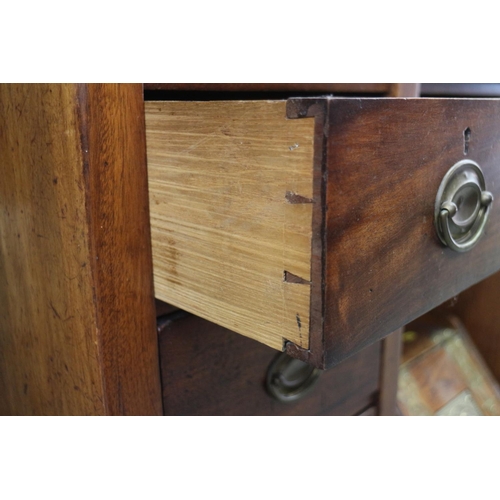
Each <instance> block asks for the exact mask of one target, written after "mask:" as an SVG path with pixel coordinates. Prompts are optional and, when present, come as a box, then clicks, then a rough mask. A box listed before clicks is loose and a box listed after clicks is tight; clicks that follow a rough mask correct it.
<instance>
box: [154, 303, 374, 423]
mask: <svg viewBox="0 0 500 500" xmlns="http://www.w3.org/2000/svg"><path fill="white" fill-rule="evenodd" d="M160 324H161V328H160V336H159V338H160V357H161V366H162V370H161V372H162V380H163V401H164V408H165V414H166V415H356V414H359V413H361V412H362V411H364V410H365V409H366V408H367V407H373V406H374V405H375V404H376V402H377V394H378V382H379V368H380V343H377V344H374V345H372V346H370V347H368V348H367V349H365V350H363V352H360V353H358V354H357V355H355V356H353V357H352V358H350V359H348V360H346V361H345V362H344V363H340V364H339V365H338V366H336V367H335V368H332V369H331V370H328V371H326V372H324V373H323V374H321V376H320V378H319V380H318V383H317V385H316V386H315V387H314V388H313V390H312V391H311V393H309V394H308V395H306V396H305V397H304V398H303V399H301V400H299V401H296V402H294V403H280V402H278V401H276V400H275V399H273V398H272V397H271V396H269V394H268V393H267V392H266V388H265V380H266V374H267V369H268V367H269V365H270V364H271V362H272V361H273V359H274V358H275V356H276V351H275V350H273V349H271V348H269V347H267V346H265V345H263V344H260V343H258V342H254V341H252V340H251V339H248V338H245V337H243V336H241V335H235V334H234V332H231V331H229V330H226V329H224V328H222V327H220V326H217V325H215V324H214V323H210V322H208V321H205V320H203V319H201V318H198V317H196V316H193V315H189V314H185V313H184V315H182V313H179V312H178V313H174V315H173V316H170V317H165V318H162V319H161V320H160Z"/></svg>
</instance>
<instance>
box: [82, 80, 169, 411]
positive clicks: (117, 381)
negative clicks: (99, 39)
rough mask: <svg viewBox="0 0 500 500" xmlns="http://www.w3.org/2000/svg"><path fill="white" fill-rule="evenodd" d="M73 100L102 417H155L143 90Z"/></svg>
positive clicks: (107, 90) (114, 88) (90, 89)
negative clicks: (77, 112)
mask: <svg viewBox="0 0 500 500" xmlns="http://www.w3.org/2000/svg"><path fill="white" fill-rule="evenodd" d="M79 97H80V100H81V104H82V108H81V111H82V123H83V127H84V133H85V134H86V139H84V145H83V147H84V149H83V151H84V166H88V170H86V174H87V180H88V186H87V190H88V217H89V224H90V234H91V245H92V246H91V251H92V255H93V266H92V267H93V272H94V280H95V285H94V286H95V295H96V303H95V307H96V315H97V319H98V327H99V341H100V354H101V356H100V358H101V359H100V361H101V376H102V378H103V381H104V384H105V387H106V394H105V395H106V413H107V414H111V415H123V414H129V415H130V414H131V415H148V414H151V415H159V414H161V412H162V407H161V398H160V391H161V389H160V374H159V365H158V340H157V336H156V314H155V305H154V291H153V278H152V276H153V269H152V256H151V233H150V224H149V199H148V181H147V167H146V136H145V120H144V102H143V99H142V86H141V85H116V84H115V85H109V84H106V85H88V86H84V87H82V88H80V94H79Z"/></svg>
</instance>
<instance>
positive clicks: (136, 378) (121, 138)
mask: <svg viewBox="0 0 500 500" xmlns="http://www.w3.org/2000/svg"><path fill="white" fill-rule="evenodd" d="M332 85H333V86H331V87H329V86H328V85H327V86H324V87H322V88H317V87H316V88H314V89H313V91H314V92H331V91H334V92H341V93H345V92H350V91H354V92H358V93H359V92H362V93H367V92H368V93H372V92H373V93H374V94H373V95H380V94H381V93H384V94H386V95H387V94H389V95H413V93H414V92H415V91H416V89H417V87H416V86H401V85H399V86H398V85H389V84H376V85H374V86H371V87H370V86H366V85H363V86H362V87H359V86H358V87H349V86H345V84H342V85H341V86H340V87H339V86H335V84H332ZM155 89H156V90H155ZM146 90H147V92H149V93H151V92H173V91H179V88H173V87H171V86H170V87H169V86H160V85H158V84H153V85H148V86H146ZM222 90H224V92H227V93H229V92H244V93H247V92H255V91H257V90H258V91H265V92H274V93H276V92H281V93H282V94H283V93H284V94H288V95H289V93H290V92H294V93H295V92H303V91H304V88H303V87H300V86H294V87H292V88H290V87H288V88H285V87H280V88H276V87H268V88H265V89H262V88H259V89H255V88H242V87H238V88H236V87H234V86H233V87H231V88H229V87H225V88H223V89H222ZM200 91H204V92H207V91H212V92H213V91H214V89H213V88H209V89H207V88H189V87H186V86H183V87H182V92H184V93H186V92H200ZM227 95H228V94H227ZM230 95H235V94H230ZM188 97H189V96H188V95H187V94H184V95H183V98H188ZM240 97H242V95H240ZM0 140H1V143H0V167H1V173H2V182H1V184H0V196H1V198H0V214H1V225H0V238H1V239H0V241H1V247H0V249H1V254H0V332H1V336H0V413H1V414H26V415H27V414H84V415H90V414H108V415H118V414H153V415H154V414H156V415H157V414H162V413H163V409H162V402H165V403H166V405H167V404H168V405H170V404H171V401H173V400H175V394H174V392H173V391H175V390H177V389H174V388H175V387H176V386H179V384H180V382H181V379H179V378H177V379H176V377H175V372H169V373H167V372H166V371H165V367H164V369H162V373H163V388H162V383H161V379H160V366H159V363H158V359H159V349H158V339H157V334H156V331H155V317H156V314H155V309H154V293H153V272H152V263H151V244H150V226H149V209H148V190H147V182H146V177H147V174H146V145H145V130H144V95H143V88H142V86H141V85H36V86H35V85H12V86H11V85H0ZM183 321H184V322H185V321H187V320H186V319H184V320H183ZM191 321H194V320H191ZM174 326H175V325H174V324H173V323H170V326H169V329H167V330H165V329H162V334H161V338H160V345H161V346H162V349H161V359H162V362H163V363H164V364H166V365H165V366H167V365H168V364H169V355H170V352H180V351H179V349H180V346H181V344H176V345H172V342H174V341H173V340H171V339H169V338H168V335H169V332H170V333H171V335H172V338H173V337H174V336H175V335H176V332H175V331H174V330H175V328H174ZM183 328H184V327H183ZM210 328H215V327H210ZM216 330H217V328H216ZM188 335H189V334H183V336H182V339H181V343H182V345H183V346H184V347H182V349H184V351H183V352H184V355H186V356H187V355H188V356H189V357H190V359H194V358H193V357H194V354H193V353H192V349H193V348H194V344H192V343H190V341H189V340H186V338H187V337H188ZM213 335H215V337H217V336H223V337H224V339H222V340H220V342H221V351H223V352H226V354H228V355H234V353H235V352H236V351H239V352H241V351H240V347H239V346H238V345H236V344H238V342H240V339H239V337H234V338H237V339H238V340H237V341H235V342H233V340H234V338H233V336H234V335H236V334H231V333H229V332H227V331H225V332H222V331H220V332H218V333H217V332H215V333H213ZM195 336H196V335H193V341H192V342H194V337H195ZM228 339H229V340H228ZM231 339H232V340H231ZM186 342H187V343H186ZM215 342H217V341H215ZM248 342H253V341H248ZM251 345H252V346H253V345H254V344H251ZM224 349H227V350H226V351H224ZM247 349H248V350H250V351H253V347H248V348H247ZM259 349H260V347H259ZM256 350H258V349H257V348H256ZM189 352H191V354H189ZM398 352H399V341H398V337H397V334H396V335H395V336H393V337H392V338H388V340H384V341H382V343H381V344H380V345H379V347H376V348H372V350H371V351H370V352H369V354H370V353H371V354H370V356H369V358H370V360H371V361H370V362H369V363H372V365H371V366H373V372H372V376H371V377H368V379H369V380H368V382H367V384H365V385H364V387H365V388H367V392H366V394H365V393H363V394H364V395H363V398H365V399H363V398H359V401H358V402H357V403H355V404H354V406H352V405H351V406H349V404H347V405H344V406H342V404H340V403H338V401H340V400H341V399H342V397H344V398H346V397H347V395H346V394H344V395H343V396H342V395H341V394H340V393H341V392H342V391H340V392H337V393H336V394H335V398H337V399H335V398H333V399H335V401H333V399H332V401H333V402H332V404H331V405H330V407H329V408H330V410H331V412H333V413H335V411H338V412H341V413H342V412H346V413H349V414H356V413H360V412H362V411H364V410H368V411H371V412H374V413H380V414H388V413H391V412H392V411H393V409H394V402H395V390H396V373H397V360H398ZM186 353H187V354H186ZM365 354H366V353H365ZM254 356H257V357H258V359H259V360H260V361H259V363H261V364H262V367H264V366H265V363H263V361H262V360H263V359H264V358H265V359H269V360H271V358H272V357H273V354H272V353H271V354H268V353H267V351H266V353H258V354H254ZM268 357H269V358H268ZM254 359H257V358H255V357H254ZM203 363H208V361H204V362H203ZM350 363H352V365H351V366H352V367H353V368H352V370H353V371H352V377H351V380H352V381H354V380H355V376H356V370H357V368H355V366H357V365H356V362H354V361H352V362H350ZM369 363H368V364H369ZM361 364H362V365H363V364H364V365H366V363H361ZM339 366H340V365H339ZM380 367H381V368H380ZM200 369H206V365H203V366H194V367H193V368H192V370H193V371H197V370H200ZM232 370H233V371H232V372H230V373H233V375H234V377H237V376H238V375H237V373H238V372H237V371H236V372H235V371H234V367H233V368H232ZM262 370H263V368H262ZM338 370H339V379H336V378H335V377H333V376H331V377H330V378H331V381H329V382H328V383H326V384H325V385H324V388H323V389H322V390H323V391H327V392H328V391H329V390H330V389H328V388H329V387H330V388H332V389H331V390H332V391H333V390H334V389H333V388H334V387H335V384H338V381H337V380H343V381H344V382H342V384H343V387H344V389H345V388H346V387H347V386H348V384H347V383H346V382H345V380H346V378H345V377H346V375H345V373H344V375H341V374H342V370H343V368H339V369H338ZM166 373H167V374H166ZM172 373H174V374H173V375H172ZM179 373H180V372H179ZM165 374H166V375H165ZM189 375H192V373H187V374H186V373H184V375H183V377H184V376H185V378H183V379H182V382H183V383H184V382H185V381H186V380H187V379H188V378H189ZM172 377H173V378H172ZM217 377H219V375H217ZM234 377H233V378H234ZM342 377H344V378H342ZM347 378H348V379H349V377H347ZM370 380H371V385H370V383H369V381H370ZM240 382H241V381H240ZM256 383H257V382H256ZM181 385H182V384H181ZM179 387H180V386H179ZM193 387H194V386H193ZM197 387H199V386H197ZM170 388H172V392H169V390H170ZM260 389H262V391H263V390H264V389H263V388H262V387H261V388H260ZM162 390H163V398H162ZM178 390H181V389H180V388H179V389H178ZM182 390H187V391H189V390H190V388H189V386H187V387H186V386H183V387H182ZM197 390H198V389H197ZM356 390H359V389H356ZM348 392H349V391H348ZM263 394H264V396H265V397H267V395H265V393H263ZM323 394H324V392H323ZM358 394H360V393H358ZM313 396H314V395H313ZM313 396H312V398H313V399H314V397H313ZM351 396H352V393H351ZM365 396H366V397H365ZM338 398H340V400H339V399H338ZM366 398H368V399H366ZM348 399H349V398H348ZM266 401H267V400H266ZM304 401H305V400H304ZM310 401H312V399H311V400H310ZM336 401H337V402H336ZM192 403H193V412H195V409H196V400H193V401H192ZM176 404H177V403H176ZM179 404H180V403H179ZM269 404H270V403H269ZM227 405H229V406H226V407H224V406H220V405H219V406H217V407H216V408H217V410H216V411H217V412H219V413H234V412H237V411H235V410H234V408H233V407H231V403H230V402H227ZM332 405H333V406H332ZM265 406H266V405H265V404H264V407H265ZM306 406H307V405H306ZM313 407H314V404H313V406H311V405H309V406H308V407H307V408H306V407H304V409H303V411H304V412H306V413H307V412H312V413H319V412H322V411H327V412H328V411H330V410H329V409H328V408H324V407H318V406H315V407H314V409H312V408H313ZM171 408H172V407H171V406H170V407H169V411H167V413H176V412H177V411H176V408H175V407H174V408H173V410H172V411H170V409H171ZM207 408H208V407H207ZM224 408H227V411H225V410H224ZM280 408H281V407H280V406H279V405H276V404H274V407H273V410H272V411H273V412H275V413H280V411H281V410H280ZM291 408H292V407H290V406H287V407H286V409H285V407H283V411H282V412H283V413H290V412H291V413H293V410H292V409H291ZM335 408H336V410H334V409H335ZM268 410H269V406H268ZM245 411H246V412H248V411H249V410H248V409H247V410H245ZM270 411H271V410H269V412H270ZM297 411H299V410H297ZM181 412H182V413H188V412H189V410H188V409H187V407H186V406H184V407H183V410H182V411H181ZM207 412H208V410H207Z"/></svg>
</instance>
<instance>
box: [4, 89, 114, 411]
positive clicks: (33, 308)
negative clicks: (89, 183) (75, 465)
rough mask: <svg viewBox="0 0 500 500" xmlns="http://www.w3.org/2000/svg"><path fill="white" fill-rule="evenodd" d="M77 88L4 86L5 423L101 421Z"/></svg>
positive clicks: (101, 394) (102, 404)
mask: <svg viewBox="0 0 500 500" xmlns="http://www.w3.org/2000/svg"><path fill="white" fill-rule="evenodd" d="M77 100H78V96H77V89H76V87H74V86H72V85H36V86H35V85H0V172H1V173H0V218H1V221H0V414H2V415H74V414H78V415H82V414H85V415H102V414H104V413H105V402H104V391H105V389H104V386H103V381H102V378H101V373H100V366H99V347H98V328H97V318H96V315H95V304H94V300H95V298H94V290H93V287H94V280H93V274H92V261H93V259H92V256H91V251H90V235H89V230H88V229H89V228H88V224H87V211H86V187H85V178H84V169H83V153H82V149H81V143H80V121H79V116H78V113H77Z"/></svg>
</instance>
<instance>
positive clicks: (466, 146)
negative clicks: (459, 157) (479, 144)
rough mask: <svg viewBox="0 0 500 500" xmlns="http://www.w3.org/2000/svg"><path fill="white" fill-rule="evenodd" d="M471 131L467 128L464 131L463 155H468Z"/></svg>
mask: <svg viewBox="0 0 500 500" xmlns="http://www.w3.org/2000/svg"><path fill="white" fill-rule="evenodd" d="M471 133H472V132H471V129H470V128H469V127H467V128H466V129H465V130H464V155H466V154H468V153H469V142H470V136H471Z"/></svg>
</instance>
